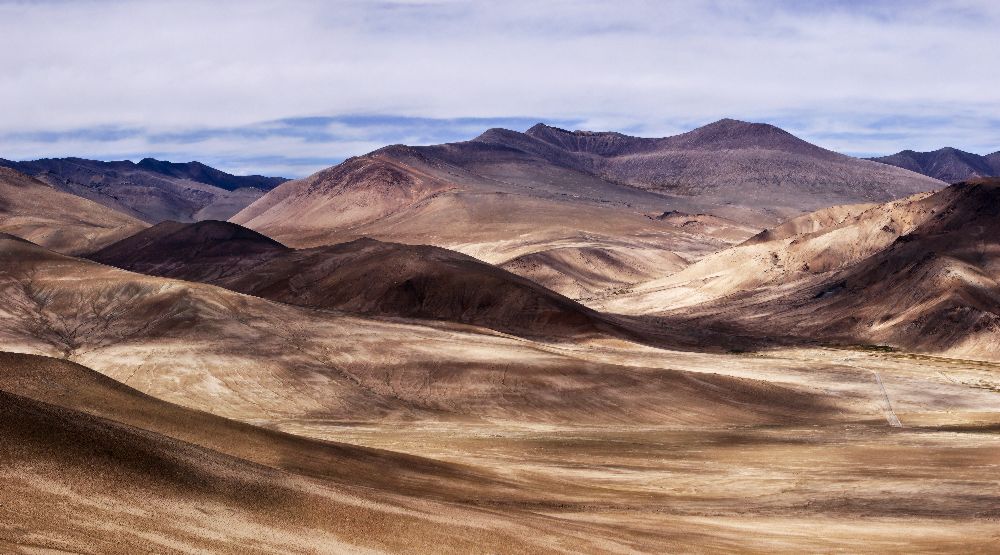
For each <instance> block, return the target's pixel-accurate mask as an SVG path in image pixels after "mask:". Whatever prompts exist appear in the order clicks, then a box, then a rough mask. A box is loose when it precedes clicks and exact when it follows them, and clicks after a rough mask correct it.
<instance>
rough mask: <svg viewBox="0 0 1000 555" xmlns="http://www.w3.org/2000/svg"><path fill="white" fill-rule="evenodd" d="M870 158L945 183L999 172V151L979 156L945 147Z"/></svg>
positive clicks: (998, 173) (991, 175) (993, 174)
mask: <svg viewBox="0 0 1000 555" xmlns="http://www.w3.org/2000/svg"><path fill="white" fill-rule="evenodd" d="M871 160H874V161H876V162H881V163H883V164H892V165H893V166H898V167H900V168H905V169H907V170H910V171H914V172H917V173H922V174H924V175H927V176H930V177H933V178H935V179H940V180H941V181H944V182H947V183H957V182H959V181H965V180H967V179H973V178H976V177H997V176H1000V151H998V152H994V153H993V154H987V155H986V156H982V155H979V154H973V153H971V152H965V151H962V150H958V149H957V148H951V147H945V148H941V149H938V150H935V151H933V152H915V151H912V150H904V151H902V152H897V153H896V154H892V155H889V156H881V157H879V158H871Z"/></svg>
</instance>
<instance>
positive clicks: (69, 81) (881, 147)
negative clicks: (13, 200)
mask: <svg viewBox="0 0 1000 555" xmlns="http://www.w3.org/2000/svg"><path fill="white" fill-rule="evenodd" d="M998 29H1000V2H997V1H995V0H953V1H947V0H944V1H933V2H922V1H920V0H908V1H897V0H874V1H867V2H852V1H845V0H841V1H825V2H824V1H810V0H797V1H793V0H759V1H694V0H690V1H669V0H663V1H649V2H645V1H629V0H616V1H615V2H606V1H590V0H579V1H573V2H570V1H561V0H552V1H548V2H543V1H539V0H534V1H520V0H507V1H503V2H493V1H490V2H487V1H484V2H461V1H452V0H398V1H381V2H380V1H323V2H321V1H315V2H305V1H295V0H284V1H280V2H278V1H262V0H241V1H239V2H227V1H216V2H186V1H184V0H176V1H161V2H153V1H149V2H144V1H141V0H131V1H121V2H119V1H97V0H93V1H89V0H73V1H68V0H67V1H56V0H52V1H9V0H0V68H2V69H0V158H8V159H14V160H25V159H34V158H41V157H61V156H80V157H86V158H96V159H103V160H119V159H132V160H139V159H141V158H144V157H147V156H152V157H156V158H161V159H167V160H171V161H181V162H183V161H189V160H200V161H203V162H205V163H208V164H210V165H214V166H216V167H219V168H221V169H223V170H226V171H230V172H233V173H237V174H264V175H282V176H287V177H299V176H303V175H308V174H310V173H312V172H314V171H317V170H319V169H322V168H324V167H327V166H330V165H332V164H335V163H337V162H339V161H341V160H343V159H344V158H346V157H349V156H354V155H359V154H364V153H366V152H369V151H371V150H374V149H376V148H379V147H381V146H384V145H386V144H394V143H404V144H434V143H440V142H447V141H456V140H465V139H470V138H472V137H475V136H476V135H478V134H479V133H481V132H482V131H484V130H485V129H487V128H490V127H507V128H511V129H517V130H524V129H526V128H528V127H530V126H531V125H533V124H534V123H537V122H545V123H549V124H552V125H558V126H560V127H565V128H571V129H589V130H601V131H605V130H609V131H620V132H625V133H629V134H634V135H640V136H666V135H673V134H676V133H680V132H683V131H687V130H690V129H693V128H695V127H697V126H700V125H704V124H706V123H710V122H712V121H715V120H718V119H720V118H723V117H732V118H736V119H742V120H747V121H759V122H767V123H772V124H775V125H778V126H779V127H782V128H784V129H786V130H788V131H790V132H792V133H794V134H796V135H798V136H800V137H802V138H804V139H806V140H808V141H810V142H813V143H816V144H818V145H820V146H823V147H826V148H830V149H833V150H837V151H839V152H844V153H847V154H852V155H859V156H862V155H877V154H889V153H893V152H896V151H899V150H903V149H907V148H909V149H914V150H935V149H937V148H940V147H943V146H953V147H957V148H961V149H963V150H968V151H971V152H976V153H979V154H987V153H991V152H995V151H997V150H1000V111H998V109H997V108H998V107H1000V71H998V60H1000V31H998Z"/></svg>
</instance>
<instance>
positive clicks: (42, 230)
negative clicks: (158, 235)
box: [0, 167, 145, 254]
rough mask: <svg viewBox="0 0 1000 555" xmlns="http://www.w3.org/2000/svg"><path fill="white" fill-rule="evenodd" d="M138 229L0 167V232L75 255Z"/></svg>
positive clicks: (114, 213) (137, 225)
mask: <svg viewBox="0 0 1000 555" xmlns="http://www.w3.org/2000/svg"><path fill="white" fill-rule="evenodd" d="M143 227H145V224H144V223H143V222H141V221H139V220H137V219H135V218H132V217H131V216H128V215H125V214H122V213H120V212H117V211H115V210H112V209H110V208H106V207H104V206H101V205H99V204H96V203H94V202H91V201H89V200H86V199H82V198H79V197H77V196H74V195H70V194H67V193H64V192H61V191H58V190H56V189H54V188H52V187H50V186H49V185H46V184H45V183H42V182H41V181H38V180H36V179H33V178H31V177H28V176H27V175H24V174H22V173H19V172H17V171H14V170H12V169H9V168H3V167H0V232H2V233H9V234H11V235H16V236H18V237H21V238H23V239H27V240H29V241H33V242H35V243H38V244H40V245H44V246H46V247H48V248H50V249H53V250H57V251H61V252H65V253H70V254H76V253H82V252H89V251H92V250H94V249H97V248H101V247H103V246H105V245H107V244H109V243H112V242H115V241H117V240H119V239H121V238H123V237H127V236H129V235H131V234H133V233H135V232H137V231H139V230H140V229H142V228H143Z"/></svg>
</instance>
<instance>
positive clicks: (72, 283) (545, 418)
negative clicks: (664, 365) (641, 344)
mask: <svg viewBox="0 0 1000 555" xmlns="http://www.w3.org/2000/svg"><path fill="white" fill-rule="evenodd" d="M0 268H2V269H3V270H2V271H0V301H2V302H0V306H2V307H3V310H4V315H5V317H4V318H2V319H0V344H2V345H3V346H4V348H5V349H7V350H11V351H19V352H28V353H35V354H44V355H50V356H59V357H63V358H68V359H70V360H73V361H75V362H79V363H81V364H85V365H87V366H89V367H92V368H94V369H95V370H98V371H100V372H101V373H103V374H105V375H108V376H110V377H112V378H114V379H116V380H118V381H121V382H123V383H126V384H127V385H129V386H132V387H135V388H136V389H139V390H140V391H142V392H144V393H147V394H150V395H153V396H156V397H159V398H161V399H163V400H167V401H171V402H175V403H178V404H181V405H184V406H187V407H189V408H196V409H200V410H207V411H209V412H213V413H215V414H218V415H221V416H227V417H231V418H236V419H240V420H243V421H254V422H256V421H265V420H267V421H274V422H295V421H298V420H311V419H321V420H323V419H325V420H330V421H337V420H348V421H366V420H372V419H379V420H381V419H386V420H393V419H401V420H406V419H414V418H424V419H442V420H447V419H453V420H469V419H492V418H497V419H508V420H520V421H524V422H567V421H577V422H585V421H592V422H597V421H601V422H608V421H620V420H623V419H625V420H629V421H632V422H638V421H643V422H677V421H685V422H697V421H702V420H704V421H713V420H714V419H716V418H719V417H720V415H725V414H730V415H733V416H734V417H735V415H739V418H741V419H744V420H746V421H754V422H756V421H774V419H776V418H779V415H782V416H780V417H781V418H786V417H789V416H790V415H794V414H797V413H798V412H799V411H801V410H803V406H808V405H809V404H810V403H812V402H814V401H815V400H814V399H813V398H812V397H811V396H809V395H804V394H801V393H799V392H795V391H784V390H782V389H781V388H780V387H778V388H777V389H775V386H773V385H771V384H764V383H758V382H755V381H753V380H743V379H739V378H728V377H725V376H717V375H704V376H702V375H699V376H694V375H692V374H688V373H684V372H677V371H674V370H666V369H656V368H653V369H650V368H639V367H624V366H619V365H615V364H609V363H603V362H594V361H587V360H581V359H580V358H577V357H575V356H572V354H571V353H568V354H563V353H561V352H559V351H554V352H553V351H550V349H549V348H547V347H546V346H545V345H544V344H542V343H536V342H533V341H529V340H525V339H521V338H515V337H511V336H508V335H505V334H501V333H498V332H494V331H491V330H488V329H484V328H480V327H472V326H467V325H460V324H451V323H446V322H430V321H427V320H409V321H405V320H398V319H397V320H377V319H371V318H365V317H357V316H349V315H345V314H343V313H336V312H330V311H321V310H313V309H308V308H303V307H297V306H292V305H288V304H283V303H278V302H273V301H269V300H265V299H261V298H257V297H253V296H247V295H243V294H239V293H235V292H233V291H229V290H226V289H223V288H220V287H215V286H211V285H205V284H200V283H193V282H187V281H179V280H174V279H168V278H161V277H153V276H146V275H142V274H136V273H132V272H126V271H122V270H118V269H114V268H110V267H107V266H103V265H100V264H97V263H94V262H89V261H84V260H80V259H76V258H72V257H67V256H62V255H59V254H56V253H53V252H50V251H47V250H45V249H42V248H40V247H38V246H35V245H32V244H30V243H27V242H24V241H21V240H16V239H11V238H4V237H0ZM380 271H384V268H380ZM370 277H375V276H374V275H372V276H370ZM529 306H530V305H529ZM80 307H84V308H83V309H81V308H80ZM543 308H544V306H543ZM543 315H544V313H543ZM597 339H599V338H597ZM625 399H628V400H629V401H628V403H625V402H624V400H625Z"/></svg>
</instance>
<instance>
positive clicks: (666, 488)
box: [0, 119, 1000, 554]
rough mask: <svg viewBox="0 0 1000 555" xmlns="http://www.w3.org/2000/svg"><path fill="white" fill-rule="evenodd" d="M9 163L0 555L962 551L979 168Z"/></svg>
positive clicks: (995, 231)
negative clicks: (262, 169)
mask: <svg viewBox="0 0 1000 555" xmlns="http://www.w3.org/2000/svg"><path fill="white" fill-rule="evenodd" d="M973 161H974V160H973ZM973 161H970V162H969V164H970V165H971V164H972V162H973ZM4 164H7V165H12V166H14V167H0V461H3V477H4V487H3V488H0V551H3V552H7V551H10V552H88V553H89V552H93V553H104V552H109V553H136V552H220V553H317V552H321V553H326V552H352V553H353V552H373V553H384V552H391V553H471V552H491V553H493V552H495V553H556V554H565V553H634V552H638V553H664V552H744V551H750V552H767V553H801V552H835V551H866V550H867V551H872V550H875V551H879V552H942V551H953V552H989V551H990V550H991V549H992V548H993V547H994V544H995V540H996V537H995V535H996V530H995V529H996V526H995V524H996V519H997V517H998V516H1000V513H998V512H997V507H998V506H1000V488H998V486H997V483H996V480H995V479H994V477H993V473H992V469H993V468H994V466H995V462H996V460H997V457H998V456H1000V445H998V443H997V441H996V440H995V436H996V431H997V430H998V429H1000V411H998V410H997V397H996V395H997V392H1000V380H998V379H997V377H996V376H997V364H998V363H1000V347H998V346H1000V179H998V178H989V177H971V178H963V179H962V180H960V181H959V182H957V183H954V184H951V185H949V184H948V183H946V182H945V181H942V180H940V179H937V178H935V177H930V176H928V175H923V174H922V173H919V172H916V171H911V170H910V169H905V168H900V167H896V166H895V165H892V164H888V163H881V162H879V161H872V160H861V159H856V158H852V157H848V156H844V155H841V154H838V153H835V152H831V151H829V150H825V149H823V148H820V147H818V146H815V145H812V144H809V143H808V142H805V141H803V140H801V139H799V138H796V137H794V136H793V135H791V134H789V133H787V132H785V131H783V130H781V129H778V128H776V127H774V126H771V125H766V124H758V123H747V122H741V121H736V120H729V119H727V120H721V121H719V122H716V123H713V124H709V125H707V126H705V127H701V128H699V129H695V130H693V131H690V132H688V133H683V134H680V135H677V136H673V137H665V138H639V137H630V136H628V135H624V134H620V133H608V132H589V131H569V130H564V129H559V128H556V127H551V126H547V125H543V124H539V125H536V126H534V127H531V128H530V129H528V130H526V131H525V132H523V133H522V132H518V131H511V130H505V129H491V130H487V131H486V132H484V133H483V134H481V135H480V136H478V137H476V138H474V139H472V140H469V141H463V142H457V143H448V144H441V145H432V146H404V145H391V146H387V147H384V148H381V149H378V150H376V151H373V152H371V153H369V154H366V155H363V156H358V157H354V158H350V159H348V160H345V161H344V162H343V163H340V164H337V165H335V166H333V167H330V168H327V169H324V170H322V171H320V172H317V173H315V174H314V175H311V176H308V177H305V178H302V179H296V180H291V181H285V180H282V179H280V178H263V177H257V176H251V177H237V176H232V175H229V174H225V173H223V172H219V171H217V170H213V169H211V168H208V167H207V166H204V165H201V164H198V163H189V164H174V163H169V162H160V161H156V160H151V159H146V160H143V161H141V162H139V163H137V164H136V163H132V162H95V161H88V160H81V159H75V158H71V159H58V160H41V161H35V162H17V163H8V162H4ZM935 167H938V166H935ZM956 167H957V166H956ZM915 169H917V170H921V171H927V168H925V167H924V166H920V167H916V168H915ZM952 169H953V170H954V169H955V168H954V167H953V168H952ZM937 175H938V176H939V177H941V178H942V179H946V178H947V179H950V177H949V175H952V174H946V173H939V174H937ZM956 175H957V174H956Z"/></svg>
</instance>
